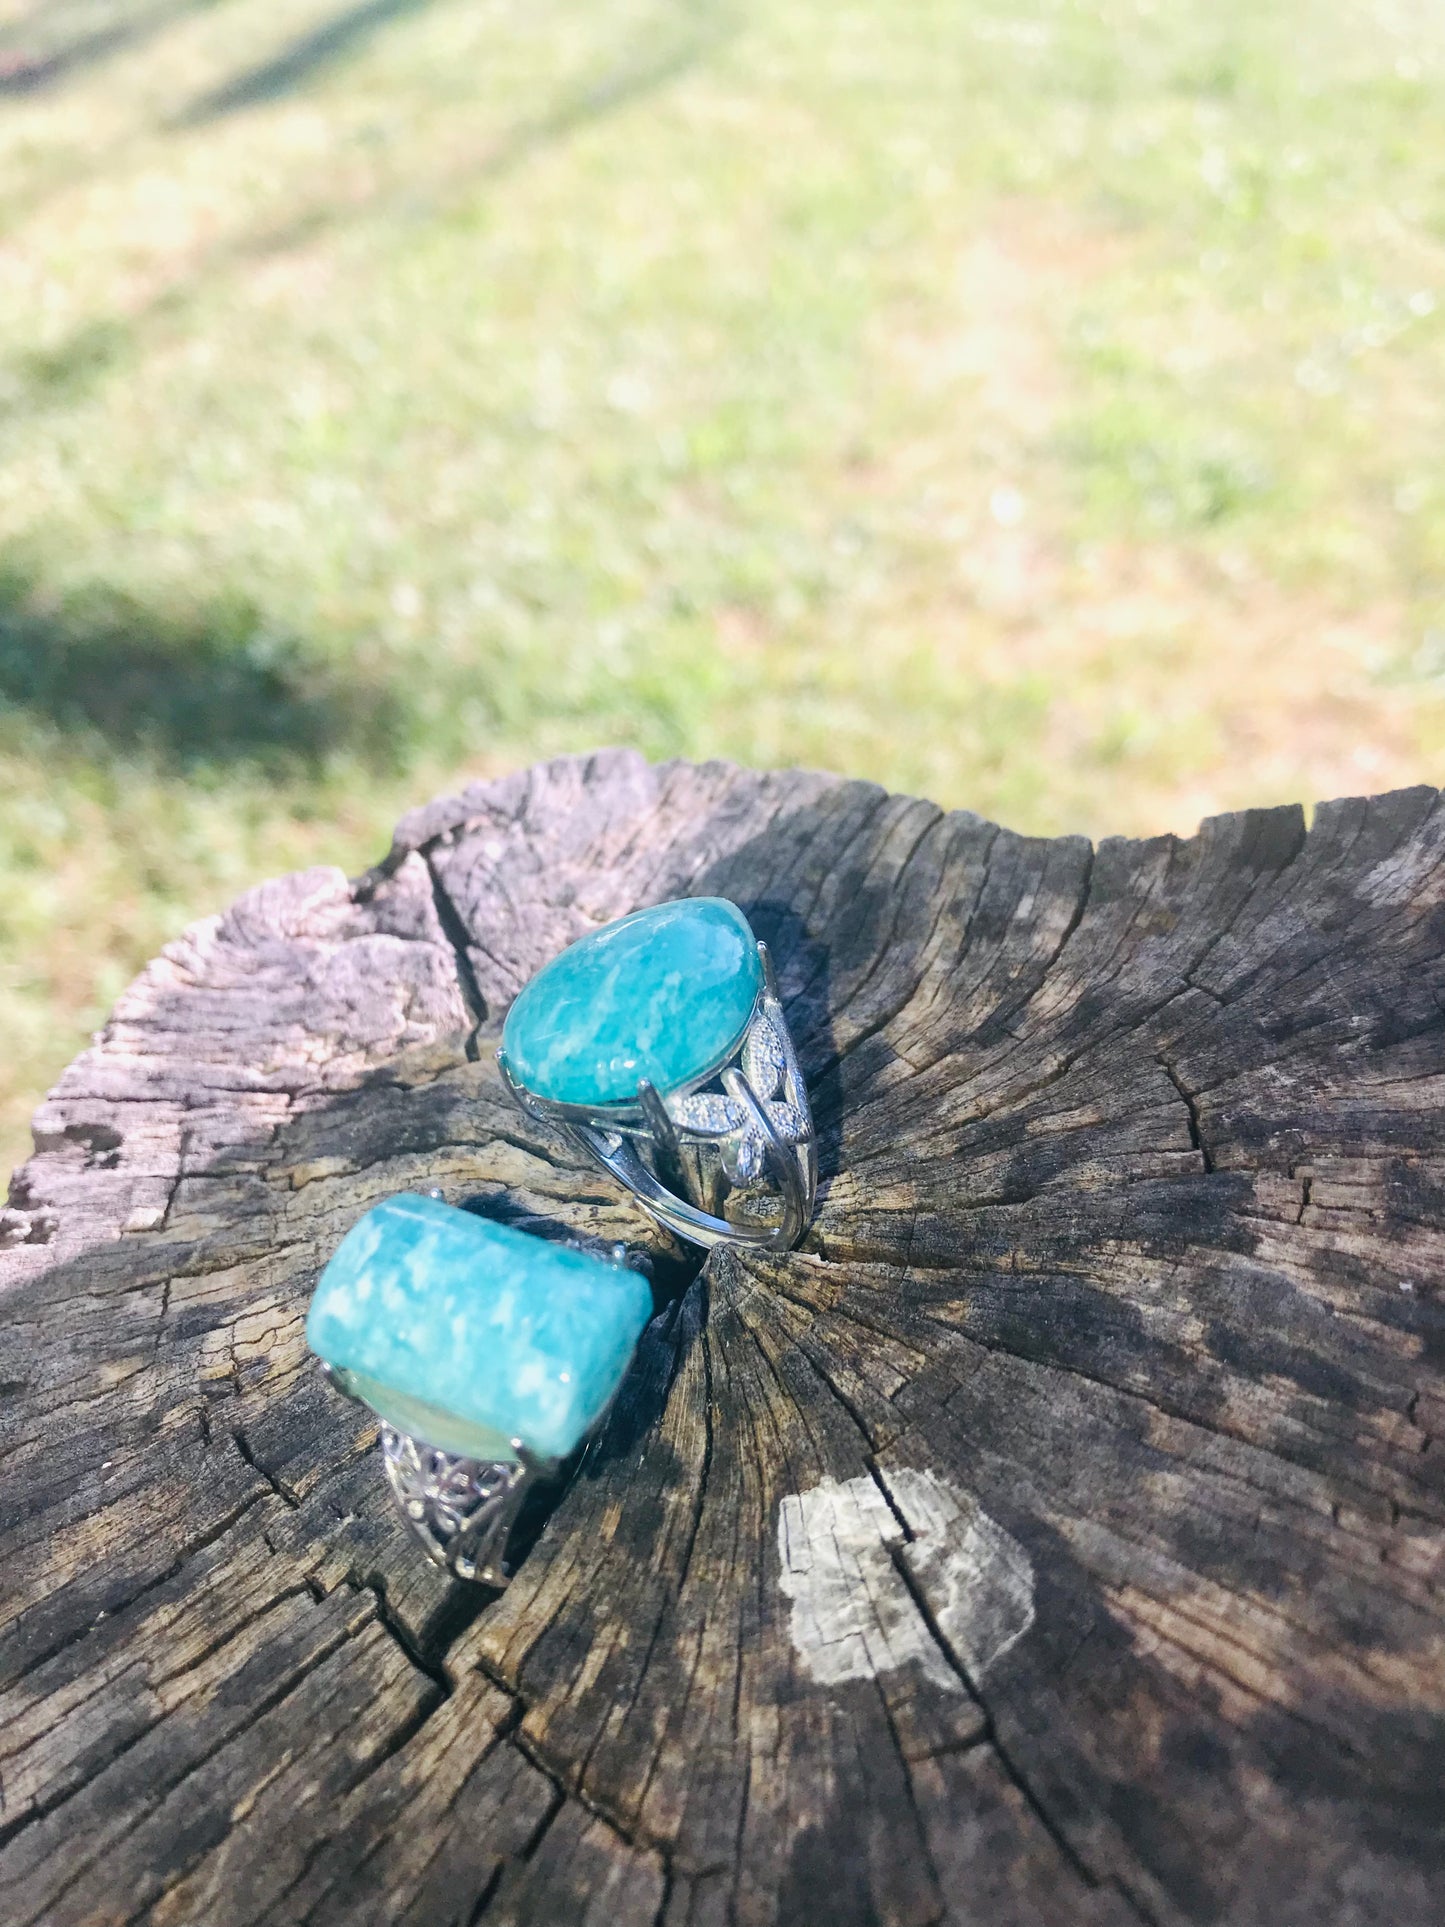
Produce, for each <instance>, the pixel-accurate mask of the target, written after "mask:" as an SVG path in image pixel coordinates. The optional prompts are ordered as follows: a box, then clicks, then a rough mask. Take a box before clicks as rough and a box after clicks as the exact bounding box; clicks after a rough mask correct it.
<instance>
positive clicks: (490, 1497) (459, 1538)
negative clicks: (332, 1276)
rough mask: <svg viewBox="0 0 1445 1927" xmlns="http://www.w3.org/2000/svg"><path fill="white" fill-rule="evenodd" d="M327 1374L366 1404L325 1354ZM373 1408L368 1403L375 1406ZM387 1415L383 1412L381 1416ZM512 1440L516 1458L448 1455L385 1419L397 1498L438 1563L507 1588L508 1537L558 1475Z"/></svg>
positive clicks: (390, 1480) (384, 1443)
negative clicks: (530, 1497)
mask: <svg viewBox="0 0 1445 1927" xmlns="http://www.w3.org/2000/svg"><path fill="white" fill-rule="evenodd" d="M321 1375H322V1377H323V1378H324V1379H325V1380H326V1382H327V1383H328V1384H329V1385H330V1386H332V1387H333V1389H334V1390H336V1391H338V1392H340V1394H341V1396H342V1397H343V1398H349V1399H350V1400H351V1401H352V1403H353V1404H354V1405H366V1400H365V1399H363V1398H359V1397H358V1396H357V1394H356V1393H355V1392H353V1391H352V1390H351V1388H350V1386H349V1385H348V1384H347V1382H346V1374H345V1373H344V1372H338V1371H333V1369H332V1368H331V1366H330V1365H328V1364H327V1363H326V1361H325V1360H324V1359H323V1360H322V1361H321ZM371 1409H372V1408H371V1407H370V1406H367V1410H368V1411H370V1410H371ZM377 1416H378V1417H380V1414H379V1413H378V1414H377ZM507 1443H508V1444H509V1445H510V1446H511V1448H512V1450H513V1451H514V1452H515V1453H516V1455H517V1456H516V1458H515V1459H468V1458H464V1457H463V1456H462V1455H461V1454H460V1453H459V1452H444V1451H442V1450H441V1449H440V1447H438V1446H435V1445H427V1444H426V1443H425V1442H424V1441H423V1440H421V1439H415V1438H413V1437H412V1436H411V1435H410V1433H408V1432H399V1431H397V1429H396V1427H395V1426H394V1425H388V1424H387V1423H386V1421H385V1419H382V1423H381V1455H382V1463H383V1465H384V1466H385V1468H386V1482H387V1484H388V1485H389V1486H390V1487H391V1496H392V1497H393V1498H394V1499H395V1500H396V1503H397V1508H398V1510H399V1511H400V1513H401V1516H402V1518H403V1519H405V1520H406V1523H407V1525H408V1526H409V1527H410V1528H411V1532H412V1536H413V1537H414V1538H415V1540H416V1542H417V1544H418V1545H419V1546H420V1547H421V1549H422V1551H423V1552H424V1553H425V1554H426V1556H427V1558H428V1559H430V1560H431V1562H432V1564H433V1565H434V1566H440V1567H441V1568H442V1569H443V1571H445V1572H449V1573H451V1574H452V1576H453V1577H454V1578H457V1579H470V1580H473V1581H475V1582H476V1584H477V1585H479V1586H495V1587H496V1588H497V1590H498V1591H500V1590H501V1589H502V1588H503V1587H504V1586H505V1585H506V1584H507V1582H508V1580H509V1579H510V1578H511V1576H512V1572H511V1568H510V1567H509V1566H508V1564H507V1558H506V1553H507V1541H508V1539H509V1538H510V1537H511V1532H512V1527H513V1526H514V1525H515V1524H516V1523H517V1514H518V1513H519V1512H520V1511H521V1509H522V1502H523V1501H524V1499H525V1498H526V1496H527V1493H528V1491H529V1490H530V1488H531V1487H532V1485H533V1484H534V1483H535V1482H536V1481H537V1480H539V1479H548V1478H552V1477H554V1476H555V1474H556V1471H557V1467H556V1465H555V1464H554V1462H553V1461H552V1460H550V1459H539V1458H537V1457H536V1455H535V1454H534V1453H531V1452H529V1451H528V1450H527V1448H526V1446H525V1445H523V1443H522V1441H521V1440H520V1439H509V1440H508V1441H507Z"/></svg>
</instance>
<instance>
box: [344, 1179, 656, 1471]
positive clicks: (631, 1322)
mask: <svg viewBox="0 0 1445 1927" xmlns="http://www.w3.org/2000/svg"><path fill="white" fill-rule="evenodd" d="M651 1316H652V1291H651V1287H650V1286H649V1285H648V1283H647V1280H646V1279H645V1278H642V1277H639V1275H638V1274H637V1273H636V1272H635V1271H630V1270H628V1269H626V1267H624V1266H621V1265H611V1264H607V1263H606V1262H605V1261H604V1260H602V1259H600V1258H593V1257H590V1256H589V1255H588V1254H587V1253H586V1252H581V1251H571V1250H568V1249H567V1248H566V1247H565V1246H562V1245H554V1244H548V1243H547V1242H546V1240H545V1239H542V1238H534V1237H532V1236H531V1235H530V1234H529V1233H528V1232H525V1231H516V1230H513V1228H512V1227H511V1226H510V1225H501V1224H493V1223H491V1222H490V1221H489V1220H488V1219H486V1218H478V1217H475V1216H474V1215H473V1214H472V1213H471V1212H470V1211H459V1210H457V1208H456V1207H455V1206H454V1205H449V1204H443V1203H441V1201H440V1200H439V1199H436V1198H422V1197H417V1196H415V1195H414V1194H412V1193H411V1192H406V1191H403V1192H401V1193H399V1194H398V1196H396V1197H394V1198H387V1199H385V1200H384V1201H383V1202H382V1203H381V1204H378V1205H375V1206H373V1208H372V1209H371V1210H370V1211H368V1212H367V1213H366V1215H365V1217H364V1218H360V1219H358V1221H357V1222H356V1223H355V1224H354V1225H353V1226H352V1227H351V1229H350V1231H348V1232H347V1234H346V1236H345V1237H344V1238H343V1239H342V1240H341V1243H340V1244H339V1245H338V1246H337V1247H336V1251H335V1254H334V1255H333V1257H332V1259H331V1262H330V1263H329V1264H328V1265H327V1267H326V1269H325V1270H324V1271H323V1272H322V1274H321V1277H320V1279H319V1280H318V1281H317V1285H316V1291H315V1294H314V1296H313V1297H312V1300H311V1309H310V1311H309V1312H308V1314H307V1317H306V1342H307V1344H309V1345H310V1347H311V1349H312V1351H313V1352H315V1353H316V1354H317V1356H318V1357H319V1358H324V1359H325V1361H326V1363H327V1364H328V1365H329V1366H330V1367H331V1369H332V1371H333V1372H335V1374H336V1376H337V1378H338V1379H339V1380H340V1382H341V1384H342V1385H343V1387H344V1388H345V1389H346V1390H347V1391H350V1392H353V1393H354V1394H355V1395H356V1396H357V1397H358V1398H361V1399H364V1400H365V1401H366V1403H367V1404H368V1405H369V1406H370V1407H371V1408H372V1410H373V1411H374V1412H377V1413H379V1414H380V1416H381V1417H382V1418H384V1419H385V1420H387V1422H388V1423H389V1424H391V1425H394V1426H395V1427H396V1428H397V1429H398V1430H399V1431H402V1432H409V1433H410V1434H411V1435H412V1437H413V1438H416V1439H419V1440H421V1441H422V1442H423V1443H424V1444H427V1445H433V1446H437V1447H438V1448H439V1449H440V1450H442V1451H444V1452H460V1453H463V1454H464V1455H466V1456H467V1457H469V1458H475V1459H511V1458H515V1456H516V1454H515V1453H514V1452H513V1450H512V1446H511V1440H513V1439H520V1440H521V1441H522V1443H523V1444H524V1445H525V1446H527V1448H528V1449H529V1450H530V1451H532V1452H534V1453H536V1454H537V1456H538V1457H539V1458H544V1459H560V1458H565V1457H566V1455H567V1454H568V1453H569V1452H570V1451H571V1450H572V1448H573V1447H574V1446H575V1445H577V1444H578V1442H579V1441H580V1440H581V1439H582V1437H583V1436H584V1434H585V1433H586V1432H588V1431H589V1430H590V1428H591V1427H592V1426H593V1425H594V1424H595V1423H596V1421H597V1420H598V1418H599V1417H600V1416H601V1415H602V1413H603V1412H604V1411H605V1410H606V1409H607V1406H608V1404H609V1402H610V1400H611V1398H612V1395H613V1393H614V1392H615V1391H616V1390H617V1387H618V1386H619V1384H621V1382H622V1375H623V1373H624V1372H625V1371H626V1370H627V1365H628V1361H629V1360H630V1359H631V1357H632V1353H633V1348H634V1347H635V1345H636V1343H637V1340H638V1337H639V1335H640V1334H641V1331H642V1328H643V1326H644V1325H645V1324H646V1323H647V1321H648V1319H649V1318H650V1317H651Z"/></svg>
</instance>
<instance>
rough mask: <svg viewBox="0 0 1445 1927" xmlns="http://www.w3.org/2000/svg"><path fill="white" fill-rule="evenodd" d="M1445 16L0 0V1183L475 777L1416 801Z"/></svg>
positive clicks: (1434, 533)
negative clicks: (161, 982)
mask: <svg viewBox="0 0 1445 1927" xmlns="http://www.w3.org/2000/svg"><path fill="white" fill-rule="evenodd" d="M1442 61H1445V15H1442V14H1441V13H1440V12H1439V10H1438V9H1435V8H1429V7H1425V6H1414V7H1410V6H1401V7H1398V8H1396V9H1393V10H1389V9H1385V8H1377V9H1370V8H1367V7H1365V6H1362V5H1359V4H1354V3H1353V0H1277V3H1276V4H1272V5H1265V6H1261V5H1259V4H1258V0H1254V3H1253V4H1250V3H1249V0H1218V3H1217V4H1216V5H1214V6H1212V7H1210V8H1201V7H1199V6H1197V5H1192V4H1189V0H1157V3H1156V4H1148V3H1147V0H1130V3H1129V4H1123V0H1105V3H1104V4H1099V5H1089V6H1086V5H1065V4H1060V3H1057V0H1055V3H1052V4H1051V3H1050V0H1009V3H1008V4H1003V3H1002V0H995V4H992V5H984V4H978V3H976V0H909V4H907V5H900V4H898V0H893V3H892V4H887V3H886V0H858V3H857V4H852V5H849V4H847V3H846V0H844V3H843V4H826V5H825V4H823V0H775V3H774V4H772V5H768V6H763V5H761V4H752V5H741V4H739V5H728V4H722V3H721V0H718V3H716V4H708V0H651V3H650V4H648V3H645V0H490V3H485V0H361V4H356V5H353V6H351V7H346V6H344V5H342V4H339V0H305V3H303V0H266V3H265V4H262V3H261V0H47V3H46V4H44V5H42V4H40V0H23V3H22V4H14V3H13V0H11V3H10V4H4V3H3V0H0V99H3V110H4V111H3V120H0V228H3V234H0V794H3V811H0V1023H3V1037H4V1046H5V1048H4V1053H3V1062H0V1164H3V1162H4V1161H5V1158H6V1155H7V1154H9V1155H12V1156H13V1155H18V1154H19V1153H20V1151H21V1149H22V1147H23V1142H24V1132H23V1122H24V1119H25V1117H26V1116H27V1115H28V1112H29V1110H30V1108H31V1107H32V1106H33V1103H34V1102H35V1100H36V1097H37V1096H38V1094H39V1092H40V1091H41V1090H42V1089H43V1088H44V1086H45V1084H46V1083H47V1082H48V1081H49V1079H50V1078H51V1077H53V1075H54V1074H55V1073H56V1072H57V1071H58V1069H59V1068H60V1066H61V1065H62V1064H63V1063H64V1062H65V1061H66V1059H67V1058H68V1057H69V1056H70V1055H71V1054H73V1052H74V1051H75V1049H76V1048H78V1046H79V1044H80V1043H81V1042H82V1041H83V1039H84V1034H85V1032H86V1031H87V1029H89V1028H91V1027H93V1026H94V1025H95V1024H97V1023H98V1022H99V1021H100V1020H101V1019H102V1017H103V1015H104V1012H105V1009H106V1008H107V1006H108V1004H109V1003H110V1001H111V1000H112V998H113V997H114V996H115V994H116V992H117V991H118V989H119V988H120V987H121V985H122V984H123V983H124V981H125V980H126V978H127V977H128V976H129V975H130V974H131V973H132V972H133V971H134V969H135V968H136V967H137V966H138V964H139V963H140V962H142V961H143V960H144V959H145V957H146V956H148V955H149V954H151V953H153V952H154V950H155V949H157V948H158V947H159V945H160V944H161V943H162V942H163V941H164V940H165V939H166V938H167V937H168V936H170V935H171V934H173V933H174V932H175V930H176V929H178V928H179V927H180V926H181V925H182V924H183V923H184V922H186V921H187V920H188V919H190V918H191V917H193V916H196V915H198V914H201V913H203V912H205V911H208V910H210V909H214V908H217V907H219V906H220V905H222V904H223V903H224V902H225V901H226V900H227V899H228V898H230V897H231V896H232V895H234V894H235V893H236V891H238V890H239V889H241V888H243V887H244V886H245V885H246V884H247V883H248V882H250V881H252V880H255V879H257V878H259V877H261V876H264V875H267V874H271V873H274V872H276V871H278V870H281V869H284V868H286V867H289V866H291V865H295V864H300V863H306V862H314V861H335V862H339V863H342V864H343V865H346V866H347V867H349V868H353V869H355V868H360V867H362V866H363V865H364V864H365V863H366V862H368V861H369V860H371V859H372V858H373V857H374V856H375V855H376V854H377V853H378V851H379V850H380V849H381V848H382V847H383V846H384V844H385V840H386V835H387V831H388V829H389V826H390V823H391V821H392V820H393V818H394V817H395V815H396V814H397V813H398V812H399V810H400V809H401V808H403V807H405V806H406V805H407V804H409V803H410V802H413V801H416V800H418V799H420V798H422V797H424V796H425V795H427V794H428V793H430V792H431V791H433V790H436V789H439V788H441V787H443V786H445V785H446V784H448V783H450V782H453V781H455V780H458V779H459V778H460V777H461V776H462V775H463V774H464V773H466V774H472V773H476V772H478V771H487V770H493V769H500V768H503V767H506V766H509V765H511V764H514V763H517V762H520V761H524V760H527V759H529V758H532V757H534V756H538V755H542V754H546V753H550V752H553V751H557V750H563V749H577V748H585V747H590V746H592V745H594V744H596V743H598V742H602V741H611V742H626V743H633V744H636V745H637V746H638V747H639V748H641V749H643V750H645V751H646V752H648V753H649V754H652V755H668V754H673V753H685V754H723V755H730V756H736V757H740V758H742V759H744V760H747V761H752V762H759V763H781V762H789V761H802V762H808V763H815V764H822V765H826V766H830V767H835V768H841V769H845V770H847V771H850V772H854V773H858V774H862V775H868V776H873V777H876V778H878V779H880V780H882V781H884V782H887V783H890V784H894V785H897V786H902V787H908V788H912V789H917V790H922V791H925V792H927V793H929V794H932V795H934V796H935V797H937V798H938V799H939V800H940V801H942V802H946V803H950V804H966V805H968V806H970V807H973V808H975V809H979V810H982V811H984V812H986V813H989V814H992V815H995V816H998V817H1001V818H1002V819H1003V820H1005V821H1007V822H1009V823H1011V824H1013V825H1015V826H1017V827H1019V828H1023V829H1029V830H1038V831H1057V830H1061V829H1066V828H1082V829H1085V830H1088V831H1090V832H1093V833H1101V832H1103V833H1106V832H1108V831H1111V830H1149V829H1158V828H1166V827H1167V828H1176V829H1182V830H1187V829H1189V828H1191V827H1192V825H1193V823H1194V821H1195V820H1196V819H1197V817H1198V815H1199V814H1200V813H1201V812H1203V811H1206V810H1209V809H1218V808H1228V807H1237V806H1239V805H1242V804H1245V803H1249V802H1267V801H1277V800H1281V799H1284V798H1293V797H1303V798H1306V799H1309V798H1313V797H1316V796H1320V795H1327V794H1337V793H1341V792H1347V791H1358V790H1361V789H1379V788H1384V787H1388V786H1389V785H1391V784H1393V783H1398V782H1407V781H1414V780H1426V779H1428V780H1440V779H1441V778H1442V776H1445V468H1442V465H1441V461H1440V449H1441V447H1442V444H1445V435H1442V431H1445V165H1442V159H1445V142H1442V135H1441V131H1440V130H1441V128H1442V126H1445V65H1442Z"/></svg>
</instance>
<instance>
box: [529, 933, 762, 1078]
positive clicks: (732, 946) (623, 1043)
mask: <svg viewBox="0 0 1445 1927" xmlns="http://www.w3.org/2000/svg"><path fill="white" fill-rule="evenodd" d="M762 980H763V973H762V964H761V962H760V960H759V957H758V946H757V940H756V939H755V938H754V936H753V933H752V930H751V928H750V927H749V925H748V920H747V918H746V917H745V916H744V915H743V913H742V911H741V910H739V909H738V907H737V905H736V904H733V903H728V902H727V901H726V900H725V899H724V898H722V897H688V898H683V899H681V900H680V901H678V902H676V903H659V904H655V905H654V906H653V907H652V908H651V909H648V910H635V911H633V912H632V914H631V915H630V916H626V917H619V918H618V919H617V920H616V922H615V923H608V924H604V925H603V926H602V928H601V929H600V930H594V931H592V932H591V933H590V934H589V935H587V936H585V937H581V938H579V939H578V941H577V942H576V943H574V944H572V945H570V946H569V948H568V949H566V950H564V951H563V952H562V954H561V955H560V956H559V957H554V958H553V959H552V961H551V963H549V964H547V965H545V966H544V967H543V968H542V969H541V970H539V971H538V973H537V975H536V976H535V977H533V979H532V980H531V982H530V983H529V984H527V985H525V986H524V988H523V989H522V991H521V992H520V994H519V995H518V997H517V1000H516V1002H515V1003H514V1004H513V1005H512V1008H511V1010H510V1011H509V1012H508V1013H507V1020H506V1023H505V1025H504V1026H503V1029H502V1048H503V1050H504V1051H505V1052H506V1056H507V1063H508V1066H509V1068H510V1069H511V1071H512V1074H513V1075H514V1076H515V1077H516V1078H517V1079H518V1080H519V1081H520V1082H521V1083H522V1084H524V1085H525V1086H526V1088H527V1089H528V1090H529V1091H532V1092H533V1093H535V1095H536V1096H538V1097H542V1098H547V1099H549V1100H550V1101H552V1102H553V1103H558V1104H581V1105H604V1104H619V1103H629V1102H631V1101H633V1100H634V1099H635V1098H636V1096H637V1086H638V1082H639V1080H640V1079H642V1078H644V1077H645V1078H648V1079H650V1080H651V1082H652V1083H653V1084H654V1085H655V1086H656V1088H657V1089H658V1090H659V1091H661V1092H663V1093H666V1092H668V1091H674V1090H677V1089H679V1088H680V1087H681V1086H682V1085H685V1084H687V1083H689V1082H691V1081H692V1080H694V1079H696V1078H699V1077H702V1076H703V1075H704V1074H705V1073H707V1072H708V1071H710V1070H711V1069H712V1068H713V1067H714V1066H715V1065H717V1064H718V1063H720V1062H721V1061H722V1060H723V1059H724V1058H726V1057H727V1056H728V1055H729V1054H730V1052H731V1051H732V1050H733V1049H734V1048H735V1047H736V1046H737V1044H738V1043H739V1042H740V1041H741V1039H742V1035H743V1032H744V1031H745V1030H746V1029H747V1026H748V1020H749V1018H750V1017H751V1016H752V1013H753V1008H754V1006H755V1004H756V1002H757V997H758V992H759V990H760V989H761V987H762Z"/></svg>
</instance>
